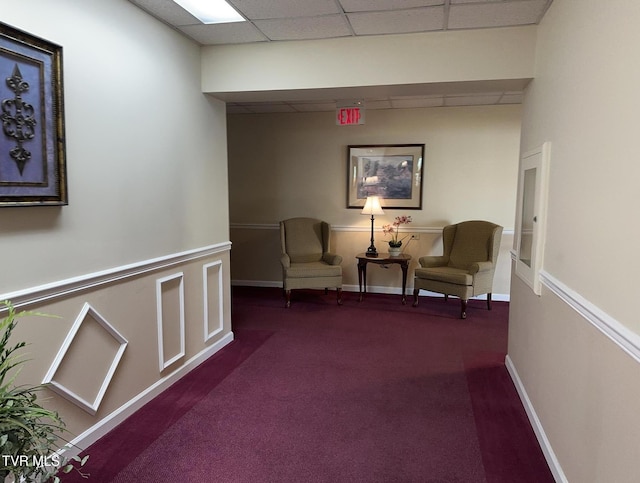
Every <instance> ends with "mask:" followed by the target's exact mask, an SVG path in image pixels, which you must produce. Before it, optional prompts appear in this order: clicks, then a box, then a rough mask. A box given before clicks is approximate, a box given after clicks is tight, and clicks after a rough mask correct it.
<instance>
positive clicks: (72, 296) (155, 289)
mask: <svg viewBox="0 0 640 483" xmlns="http://www.w3.org/2000/svg"><path fill="white" fill-rule="evenodd" d="M230 251H231V243H230V242H221V243H216V244H213V245H208V246H204V247H200V248H194V249H190V250H188V251H184V252H178V253H172V254H167V255H163V256H161V257H158V258H153V259H149V260H141V261H136V262H134V263H131V264H128V265H123V266H119V267H112V268H108V269H106V270H103V271H100V272H95V273H87V274H80V275H78V276H76V277H73V278H70V279H63V280H56V281H53V282H51V283H47V284H46V285H39V286H33V287H31V288H27V289H22V290H19V291H14V292H10V293H5V294H0V300H10V301H12V303H13V305H14V306H15V307H16V308H18V309H19V310H26V311H29V312H37V313H44V314H53V315H55V316H56V317H53V318H52V317H37V316H26V317H24V319H22V320H21V321H20V323H19V324H18V325H17V326H16V328H15V331H14V333H13V337H14V338H15V340H21V341H25V342H26V343H27V344H28V347H27V348H26V349H25V352H24V354H25V357H26V358H27V359H28V362H27V364H25V365H24V366H23V369H22V371H21V372H20V374H19V377H18V379H17V382H18V383H19V384H38V383H39V382H40V381H44V383H45V385H46V387H47V389H45V390H44V391H43V394H42V396H43V400H42V402H43V405H44V406H45V407H47V408H48V409H52V410H55V411H58V412H59V414H60V415H61V416H62V418H63V420H64V421H65V423H66V424H67V429H68V430H69V439H70V440H71V441H72V442H73V443H74V444H76V445H77V447H76V448H74V449H72V450H69V451H68V452H67V453H66V454H67V456H73V454H75V452H77V451H79V450H80V449H82V448H86V447H87V446H88V445H90V444H92V443H93V442H94V441H95V440H96V439H98V438H99V437H101V436H102V435H104V434H106V433H107V432H109V431H110V430H111V429H113V428H114V427H115V426H116V425H117V424H120V423H122V422H123V421H124V420H125V419H126V418H127V417H128V416H130V415H131V414H132V413H133V412H134V411H136V410H137V409H139V408H140V407H142V406H143V405H144V404H146V403H147V402H148V401H149V400H151V399H152V398H153V397H155V396H157V395H158V394H160V392H162V390H164V389H166V388H167V387H169V386H170V385H171V384H174V383H175V382H176V381H177V380H179V379H180V378H181V377H182V376H184V375H185V374H186V373H188V372H189V371H191V370H192V369H194V368H195V367H197V366H198V365H199V364H200V363H202V362H203V361H204V360H206V359H207V358H209V357H211V356H213V355H214V354H215V353H216V352H218V351H219V350H221V349H222V348H223V347H225V346H226V345H227V344H229V343H230V342H232V341H233V338H234V337H233V332H232V327H231V298H230V297H231V288H230V280H229V274H230V273H231V271H230V267H229V263H230ZM205 274H206V281H205ZM205 285H206V287H207V288H206V290H205ZM205 293H206V294H207V296H206V299H207V300H206V302H205V295H204V294H205ZM205 305H206V313H207V316H206V319H205V315H204V314H205V309H204V307H205ZM2 316H3V314H2V313H1V311H0V317H2ZM204 320H206V328H203V321H204ZM205 331H206V335H207V336H210V338H209V340H208V341H206V342H205V341H204V336H203V333H204V332H205ZM125 348H126V350H125ZM52 361H53V362H52Z"/></svg>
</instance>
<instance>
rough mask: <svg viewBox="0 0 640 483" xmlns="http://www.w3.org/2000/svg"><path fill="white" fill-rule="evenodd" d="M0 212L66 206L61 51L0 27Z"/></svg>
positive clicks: (51, 44)
mask: <svg viewBox="0 0 640 483" xmlns="http://www.w3.org/2000/svg"><path fill="white" fill-rule="evenodd" d="M0 125H1V126H2V130H1V131H0V206H42V205H45V206H46V205H66V204H68V197H67V180H66V159H65V138H64V101H63V82H62V47H60V46H59V45H56V44H53V43H51V42H49V41H46V40H43V39H41V38H38V37H34V36H33V35H30V34H28V33H26V32H23V31H21V30H18V29H15V28H13V27H11V26H9V25H6V24H3V23H1V22H0Z"/></svg>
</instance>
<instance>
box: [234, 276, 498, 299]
mask: <svg viewBox="0 0 640 483" xmlns="http://www.w3.org/2000/svg"><path fill="white" fill-rule="evenodd" d="M231 285H232V286H234V287H275V288H282V282H281V281H272V280H232V281H231ZM342 290H343V291H345V292H360V287H359V286H358V285H343V286H342ZM367 292H368V293H384V294H391V295H402V288H400V287H385V286H382V285H369V286H367ZM405 293H406V295H407V296H409V295H411V296H413V287H407V289H406V292H405ZM420 296H421V297H424V296H427V297H444V295H442V294H439V293H435V292H428V291H425V290H422V291H420ZM472 299H474V300H486V299H487V296H486V295H479V296H477V297H472ZM491 300H493V301H496V302H509V300H510V297H509V294H496V293H494V294H491Z"/></svg>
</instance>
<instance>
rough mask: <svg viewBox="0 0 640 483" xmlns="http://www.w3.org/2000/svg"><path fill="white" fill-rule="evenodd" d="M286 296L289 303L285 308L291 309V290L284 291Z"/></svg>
mask: <svg viewBox="0 0 640 483" xmlns="http://www.w3.org/2000/svg"><path fill="white" fill-rule="evenodd" d="M284 296H285V298H286V299H287V301H286V303H285V305H284V306H285V308H287V309H288V308H289V307H291V289H289V290H285V291H284Z"/></svg>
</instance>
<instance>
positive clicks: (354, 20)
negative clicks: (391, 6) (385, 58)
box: [347, 7, 444, 35]
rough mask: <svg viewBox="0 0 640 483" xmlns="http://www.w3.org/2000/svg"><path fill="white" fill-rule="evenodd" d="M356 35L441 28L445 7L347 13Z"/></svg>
mask: <svg viewBox="0 0 640 483" xmlns="http://www.w3.org/2000/svg"><path fill="white" fill-rule="evenodd" d="M347 17H348V18H349V22H351V26H352V27H353V30H354V32H355V33H356V35H379V34H399V33H409V32H423V31H429V30H440V29H442V28H443V26H444V24H443V23H444V8H443V7H428V8H415V9H410V10H396V11H393V12H364V13H349V14H347Z"/></svg>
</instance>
